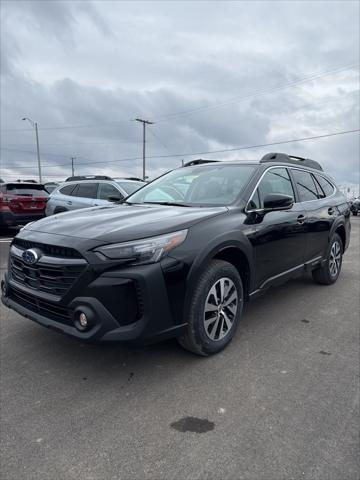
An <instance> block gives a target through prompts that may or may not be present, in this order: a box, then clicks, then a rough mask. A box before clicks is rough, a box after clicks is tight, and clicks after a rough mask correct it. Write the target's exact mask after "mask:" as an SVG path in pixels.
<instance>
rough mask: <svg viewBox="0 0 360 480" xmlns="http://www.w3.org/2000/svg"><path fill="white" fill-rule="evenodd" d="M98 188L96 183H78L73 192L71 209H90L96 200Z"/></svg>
mask: <svg viewBox="0 0 360 480" xmlns="http://www.w3.org/2000/svg"><path fill="white" fill-rule="evenodd" d="M98 187H99V184H98V183H97V182H79V183H78V186H77V189H76V191H74V192H73V195H74V197H73V199H72V209H78V208H87V207H92V206H93V205H94V203H95V199H96V198H97V191H98Z"/></svg>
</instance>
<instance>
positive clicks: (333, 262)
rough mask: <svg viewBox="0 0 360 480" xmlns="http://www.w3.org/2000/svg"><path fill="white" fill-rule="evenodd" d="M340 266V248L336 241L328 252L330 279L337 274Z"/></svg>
mask: <svg viewBox="0 0 360 480" xmlns="http://www.w3.org/2000/svg"><path fill="white" fill-rule="evenodd" d="M340 265H341V247H340V244H339V242H338V241H335V242H334V243H333V244H332V246H331V250H330V258H329V272H330V275H331V276H332V277H336V275H337V274H338V273H339V270H340Z"/></svg>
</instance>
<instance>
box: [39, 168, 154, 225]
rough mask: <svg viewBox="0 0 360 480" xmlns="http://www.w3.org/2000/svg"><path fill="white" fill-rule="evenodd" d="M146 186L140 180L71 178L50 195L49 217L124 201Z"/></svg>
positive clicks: (105, 177) (46, 211) (93, 176)
mask: <svg viewBox="0 0 360 480" xmlns="http://www.w3.org/2000/svg"><path fill="white" fill-rule="evenodd" d="M144 185H146V182H144V181H143V180H140V179H138V178H136V179H135V178H117V179H114V178H110V177H107V176H99V175H86V176H78V177H70V178H68V179H67V180H66V182H65V183H62V184H61V185H59V186H58V187H57V188H56V189H55V190H54V191H53V192H52V193H51V195H50V197H49V200H48V202H47V204H46V210H45V214H46V215H47V216H49V215H54V214H56V213H62V212H67V211H70V210H77V209H79V208H87V207H94V206H97V205H108V204H109V202H116V201H121V200H124V199H125V198H126V197H128V196H129V195H130V194H131V193H134V192H135V191H136V190H138V189H139V188H141V187H143V186H144Z"/></svg>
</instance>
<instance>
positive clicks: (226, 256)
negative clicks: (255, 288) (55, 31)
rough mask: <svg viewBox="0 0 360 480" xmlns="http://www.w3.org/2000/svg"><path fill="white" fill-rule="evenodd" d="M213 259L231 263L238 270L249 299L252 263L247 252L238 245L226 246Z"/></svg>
mask: <svg viewBox="0 0 360 480" xmlns="http://www.w3.org/2000/svg"><path fill="white" fill-rule="evenodd" d="M213 259H217V260H224V261H225V262H228V263H231V264H232V265H233V266H234V267H235V268H236V270H237V271H238V273H239V275H240V278H241V281H242V284H243V289H244V297H245V299H248V297H249V293H250V278H251V273H250V264H249V260H248V258H247V256H246V255H245V253H244V252H243V251H242V250H241V249H239V248H237V247H225V248H223V249H221V250H220V251H219V252H218V253H216V254H215V256H214V257H213Z"/></svg>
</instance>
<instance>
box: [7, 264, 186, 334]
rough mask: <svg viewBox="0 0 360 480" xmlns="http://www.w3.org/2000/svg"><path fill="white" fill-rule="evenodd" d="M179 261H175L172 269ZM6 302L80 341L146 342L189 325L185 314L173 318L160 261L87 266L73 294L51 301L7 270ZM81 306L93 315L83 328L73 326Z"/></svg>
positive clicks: (20, 311) (89, 316)
mask: <svg viewBox="0 0 360 480" xmlns="http://www.w3.org/2000/svg"><path fill="white" fill-rule="evenodd" d="M178 267H180V266H177V265H171V271H172V272H174V270H175V271H176V269H177V268H178ZM89 279H90V281H89ZM2 302H3V303H4V304H5V305H6V306H7V307H9V308H11V309H13V310H15V311H16V312H18V313H19V314H20V315H22V316H24V317H26V318H28V319H30V320H33V321H35V322H37V323H39V324H41V325H43V326H45V327H48V328H51V329H53V330H56V331H58V332H61V333H64V334H66V335H71V336H72V337H75V338H77V339H79V340H82V341H104V342H109V341H124V342H136V343H147V342H151V341H155V340H160V339H165V338H171V337H176V336H178V335H181V334H182V333H183V331H184V329H185V327H186V324H185V323H182V315H179V316H178V318H174V315H173V309H172V308H171V303H172V302H171V301H170V299H169V295H168V288H167V285H166V282H165V278H164V271H163V268H162V266H161V265H160V264H152V265H144V266H139V267H133V268H125V269H118V270H111V271H107V272H103V273H101V274H100V275H92V274H91V272H89V271H85V272H84V273H83V274H82V276H81V277H80V278H79V279H78V280H77V282H76V284H75V285H74V286H73V287H72V288H71V290H70V292H69V294H67V295H65V296H64V297H63V298H61V299H57V300H55V299H54V298H52V299H51V301H49V296H46V295H44V294H41V296H40V292H38V293H36V294H34V290H33V289H30V288H28V287H27V286H25V285H21V284H19V283H17V282H16V281H14V280H13V279H12V278H11V277H10V276H9V275H8V274H6V275H5V279H4V280H3V282H2ZM79 312H85V313H86V315H87V317H88V318H89V328H88V329H87V330H85V331H80V330H78V329H77V328H76V326H75V324H76V319H77V318H78V315H79Z"/></svg>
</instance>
